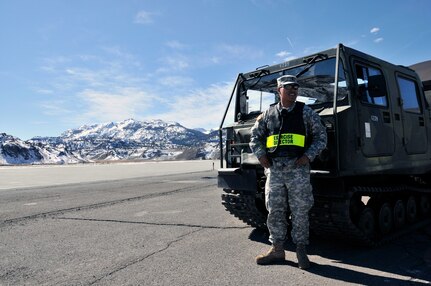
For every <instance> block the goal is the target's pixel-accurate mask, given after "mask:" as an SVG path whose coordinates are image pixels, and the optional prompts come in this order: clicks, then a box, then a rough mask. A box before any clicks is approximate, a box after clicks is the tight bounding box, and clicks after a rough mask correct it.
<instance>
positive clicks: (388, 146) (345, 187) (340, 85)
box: [218, 44, 431, 245]
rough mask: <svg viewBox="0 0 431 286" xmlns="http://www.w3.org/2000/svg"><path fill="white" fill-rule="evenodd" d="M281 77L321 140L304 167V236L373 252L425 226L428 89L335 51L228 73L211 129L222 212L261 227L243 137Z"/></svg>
mask: <svg viewBox="0 0 431 286" xmlns="http://www.w3.org/2000/svg"><path fill="white" fill-rule="evenodd" d="M286 74H289V75H296V76H297V78H298V82H299V83H300V89H299V94H298V98H297V100H298V101H301V102H304V103H305V104H307V105H308V106H310V107H311V108H312V109H313V110H314V111H316V112H317V113H318V114H319V115H320V117H321V119H322V122H323V124H324V125H325V126H326V130H327V134H328V145H327V148H326V149H325V150H324V151H323V152H322V153H321V154H320V155H319V156H318V157H317V158H316V159H315V160H314V161H313V162H312V163H311V166H310V168H311V182H312V186H313V193H314V198H315V203H314V206H313V208H312V210H311V211H310V230H311V232H312V234H315V235H318V236H320V237H338V238H341V239H343V240H347V241H349V242H353V243H360V244H365V245H379V244H381V243H384V242H387V241H388V240H390V239H393V238H394V237H397V236H399V235H400V234H402V233H406V232H409V231H411V230H412V229H413V228H417V227H418V226H419V227H420V226H423V225H424V224H427V223H430V222H431V206H430V205H431V203H430V202H431V110H430V103H431V95H430V92H431V81H430V80H424V82H422V81H421V79H420V78H419V76H418V74H417V73H416V72H415V71H414V70H413V69H411V68H408V67H405V66H400V65H394V64H391V63H388V62H386V61H384V60H381V59H378V58H376V57H373V56H371V55H368V54H365V53H363V52H360V51H358V50H355V49H352V48H349V47H346V46H344V45H342V44H339V45H338V46H337V47H336V48H332V49H328V50H326V51H322V52H320V53H316V54H313V55H310V56H306V57H302V58H298V59H293V60H289V61H286V62H283V63H280V64H276V65H272V66H264V67H260V68H258V69H256V70H253V71H250V72H247V73H240V74H239V75H238V77H237V80H236V83H235V86H234V89H233V92H232V94H231V97H230V99H229V103H228V106H227V108H226V111H225V114H224V117H223V120H222V122H221V125H220V130H219V131H220V150H221V156H222V160H221V168H220V169H219V171H218V186H219V187H220V188H223V190H224V192H223V194H222V203H223V205H224V206H225V208H226V210H228V211H229V212H230V213H231V214H232V215H234V216H236V217H238V218H239V219H240V220H242V221H244V222H245V223H247V224H249V225H251V226H253V227H256V228H262V229H266V217H267V211H266V209H265V196H264V192H265V180H266V177H265V175H264V170H263V168H262V167H261V166H260V164H259V162H258V160H257V158H256V157H255V156H254V155H253V154H252V152H251V149H250V147H249V141H250V130H251V127H252V126H253V125H254V123H255V120H256V118H257V117H258V116H259V114H261V113H262V111H264V110H265V109H266V108H268V107H269V105H270V104H273V103H275V102H278V100H279V98H278V95H277V84H276V79H277V78H278V77H280V76H282V75H286ZM228 114H230V118H228V117H227V115H228ZM224 163H225V164H226V166H224ZM288 219H289V215H288Z"/></svg>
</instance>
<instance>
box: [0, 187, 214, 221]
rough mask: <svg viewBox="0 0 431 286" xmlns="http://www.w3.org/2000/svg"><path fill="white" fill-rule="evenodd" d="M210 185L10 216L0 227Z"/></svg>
mask: <svg viewBox="0 0 431 286" xmlns="http://www.w3.org/2000/svg"><path fill="white" fill-rule="evenodd" d="M211 186H213V184H205V185H198V186H191V187H185V188H179V189H175V190H171V191H166V192H161V193H152V194H146V195H142V196H137V197H131V198H124V199H118V200H113V201H107V202H101V203H94V204H90V205H84V206H76V207H71V208H65V209H60V210H53V211H47V212H43V213H38V214H33V215H28V216H24V217H18V218H12V219H7V220H4V221H0V228H2V227H5V226H10V225H13V224H16V223H19V222H22V221H25V220H31V219H38V218H46V217H49V216H56V215H61V214H64V213H68V212H76V211H81V210H89V209H96V208H102V207H106V206H113V205H116V204H121V203H125V202H131V201H138V200H144V199H150V198H155V197H162V196H167V195H172V194H176V193H181V192H187V191H198V190H200V189H203V188H207V187H211Z"/></svg>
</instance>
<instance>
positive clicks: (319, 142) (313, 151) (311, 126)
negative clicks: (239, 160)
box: [250, 103, 327, 161]
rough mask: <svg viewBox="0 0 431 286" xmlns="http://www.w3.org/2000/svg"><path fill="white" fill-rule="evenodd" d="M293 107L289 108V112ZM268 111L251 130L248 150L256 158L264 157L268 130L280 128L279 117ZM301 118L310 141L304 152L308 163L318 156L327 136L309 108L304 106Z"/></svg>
mask: <svg viewBox="0 0 431 286" xmlns="http://www.w3.org/2000/svg"><path fill="white" fill-rule="evenodd" d="M276 108H277V110H281V104H280V103H278V104H277V106H276ZM292 109H293V107H291V108H289V109H288V111H291V110H292ZM269 110H270V109H267V110H266V111H265V112H264V113H262V114H261V115H260V116H259V117H258V118H257V120H256V122H255V124H254V126H253V127H252V129H251V139H250V148H251V150H252V151H253V153H254V155H256V157H257V158H260V157H262V156H263V155H266V152H267V149H266V137H267V135H268V130H269V129H274V128H272V127H273V126H280V122H279V117H278V115H276V114H271V113H270V112H269ZM303 118H304V125H305V131H306V134H308V135H311V138H312V141H311V144H310V146H309V147H308V148H307V149H306V150H305V153H304V155H306V156H307V157H308V158H309V159H310V161H313V160H314V158H315V157H316V156H317V155H319V153H320V152H321V151H322V150H323V149H324V148H325V147H326V142H327V135H326V128H325V126H323V125H322V121H321V119H320V116H319V115H318V114H317V113H316V112H314V110H312V109H311V108H310V107H309V106H307V105H305V106H304V109H303Z"/></svg>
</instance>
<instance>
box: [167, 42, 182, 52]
mask: <svg viewBox="0 0 431 286" xmlns="http://www.w3.org/2000/svg"><path fill="white" fill-rule="evenodd" d="M166 46H168V47H169V48H171V49H174V50H182V49H184V48H186V47H187V45H185V44H183V43H180V42H178V41H168V42H167V43H166Z"/></svg>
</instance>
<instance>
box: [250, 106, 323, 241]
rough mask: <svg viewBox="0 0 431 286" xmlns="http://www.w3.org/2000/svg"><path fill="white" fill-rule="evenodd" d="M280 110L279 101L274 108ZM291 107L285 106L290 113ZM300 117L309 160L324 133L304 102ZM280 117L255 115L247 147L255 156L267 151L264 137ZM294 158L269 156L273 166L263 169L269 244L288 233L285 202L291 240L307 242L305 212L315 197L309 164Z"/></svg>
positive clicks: (318, 118) (312, 158)
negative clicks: (301, 164)
mask: <svg viewBox="0 0 431 286" xmlns="http://www.w3.org/2000/svg"><path fill="white" fill-rule="evenodd" d="M276 108H277V109H278V110H279V111H280V110H281V104H280V103H278V104H277V107H276ZM293 108H294V106H292V107H291V108H289V109H288V111H289V112H290V111H291V110H292V109H293ZM303 119H304V125H305V130H306V134H309V136H310V135H311V138H312V141H311V144H310V145H309V147H308V148H306V150H305V153H304V155H306V156H307V157H308V158H309V159H310V162H311V161H313V160H314V158H315V157H316V156H317V155H318V154H319V153H320V152H321V151H322V150H323V149H324V148H325V146H326V141H327V135H326V130H325V127H324V126H323V125H322V123H321V120H320V117H319V115H317V114H316V113H315V112H314V111H313V110H312V109H311V108H310V107H308V106H307V105H305V106H304V108H303ZM279 125H280V122H279V117H278V116H275V114H273V113H270V112H269V110H266V111H265V112H264V113H263V114H262V115H261V116H259V117H258V119H257V120H256V123H255V124H254V126H253V128H252V129H251V140H250V148H251V149H252V151H253V153H254V154H255V155H256V157H257V158H260V157H262V156H263V155H266V154H267V149H266V136H267V134H268V132H267V131H268V129H271V128H272V127H274V126H279ZM295 161H296V158H293V159H291V158H287V157H276V158H272V165H271V167H270V168H269V169H265V175H266V176H267V181H266V186H265V199H266V208H267V210H268V220H267V226H268V229H269V233H270V237H269V240H270V241H271V243H272V244H277V243H283V242H284V240H285V237H286V233H287V222H286V212H287V209H288V204H289V207H290V211H291V215H292V225H293V228H292V239H293V242H294V243H295V244H303V245H307V244H308V236H309V219H308V212H309V210H310V209H311V207H312V206H313V203H314V199H313V194H312V188H311V184H310V166H309V165H306V166H298V165H296V164H295Z"/></svg>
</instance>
